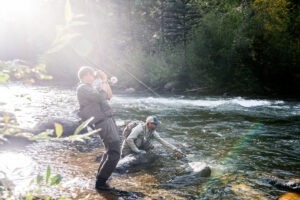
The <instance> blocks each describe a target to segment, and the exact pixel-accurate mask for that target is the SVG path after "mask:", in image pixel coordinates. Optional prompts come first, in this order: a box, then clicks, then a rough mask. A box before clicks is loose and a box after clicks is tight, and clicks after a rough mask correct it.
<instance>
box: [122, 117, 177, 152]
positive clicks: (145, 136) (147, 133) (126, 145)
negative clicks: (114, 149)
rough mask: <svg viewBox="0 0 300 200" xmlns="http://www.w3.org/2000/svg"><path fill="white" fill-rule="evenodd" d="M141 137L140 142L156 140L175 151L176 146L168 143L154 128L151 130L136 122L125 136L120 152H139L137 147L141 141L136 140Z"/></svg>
mask: <svg viewBox="0 0 300 200" xmlns="http://www.w3.org/2000/svg"><path fill="white" fill-rule="evenodd" d="M138 139H141V141H143V142H142V143H143V144H145V143H152V141H153V140H156V141H158V142H159V143H161V144H162V145H163V146H165V147H167V148H169V149H171V150H173V151H175V150H176V149H177V148H176V147H175V146H174V145H172V144H170V143H168V142H167V141H166V140H164V139H162V138H161V137H160V135H159V133H158V132H157V131H155V130H153V131H151V130H149V129H148V128H147V126H146V125H145V124H142V123H141V124H138V125H137V126H136V127H135V128H133V129H132V132H131V133H130V135H129V136H128V137H127V139H126V140H125V141H124V142H123V144H122V154H125V155H127V154H129V153H130V152H136V153H138V152H139V147H141V145H142V143H141V142H140V141H139V140H138Z"/></svg>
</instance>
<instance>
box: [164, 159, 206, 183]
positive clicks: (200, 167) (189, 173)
mask: <svg viewBox="0 0 300 200" xmlns="http://www.w3.org/2000/svg"><path fill="white" fill-rule="evenodd" d="M210 175H211V169H210V167H209V166H207V165H206V164H205V163H202V162H192V163H188V164H186V167H185V173H184V174H183V175H180V176H175V177H174V178H173V179H171V180H169V181H167V183H165V184H161V185H160V187H163V188H181V187H185V186H189V185H196V184H199V183H202V182H204V181H205V180H206V179H207V177H210Z"/></svg>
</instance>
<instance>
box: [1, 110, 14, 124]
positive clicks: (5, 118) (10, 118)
mask: <svg viewBox="0 0 300 200" xmlns="http://www.w3.org/2000/svg"><path fill="white" fill-rule="evenodd" d="M0 123H12V124H17V118H16V116H15V115H14V114H13V113H10V112H6V111H0ZM0 127H3V125H1V126H0Z"/></svg>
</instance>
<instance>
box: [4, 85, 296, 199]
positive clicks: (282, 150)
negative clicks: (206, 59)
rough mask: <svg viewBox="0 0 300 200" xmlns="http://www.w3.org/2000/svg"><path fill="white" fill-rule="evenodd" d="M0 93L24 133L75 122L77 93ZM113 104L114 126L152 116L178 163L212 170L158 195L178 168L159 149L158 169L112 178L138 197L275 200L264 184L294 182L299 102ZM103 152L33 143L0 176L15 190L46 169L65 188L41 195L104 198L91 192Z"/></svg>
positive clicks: (120, 100) (142, 99) (8, 156)
mask: <svg viewBox="0 0 300 200" xmlns="http://www.w3.org/2000/svg"><path fill="white" fill-rule="evenodd" d="M0 92H1V96H0V108H1V110H6V111H9V112H13V113H15V115H16V117H17V119H18V122H19V124H20V126H22V127H33V125H34V124H35V123H36V122H38V121H39V120H41V119H43V118H45V117H47V116H52V117H62V118H69V119H72V120H74V119H76V115H75V114H74V110H76V109H77V107H78V105H77V102H76V96H75V95H76V94H75V88H71V89H65V88H53V87H51V88H49V87H31V86H30V87H24V86H7V87H1V88H0ZM111 105H112V107H113V109H114V112H115V119H116V121H117V124H118V125H122V124H123V123H124V121H125V120H131V119H138V120H144V119H145V118H146V116H148V115H156V116H158V118H159V119H160V120H161V121H162V124H161V126H160V127H159V132H160V133H161V136H162V137H164V138H166V139H167V140H168V141H169V142H171V143H173V144H174V145H176V146H178V147H179V148H181V149H182V150H183V151H185V152H186V154H187V157H186V160H185V161H184V162H187V163H190V164H191V166H192V167H195V166H196V167H197V165H194V166H193V165H192V164H193V163H199V162H201V163H205V164H207V165H209V166H210V167H211V168H212V176H211V177H210V178H209V179H207V180H205V181H201V182H199V181H198V182H195V183H193V182H192V183H191V184H186V185H185V186H182V187H181V186H179V187H176V186H175V187H173V188H172V187H170V188H160V187H159V185H160V184H163V183H166V182H167V181H168V180H169V179H172V178H174V177H176V175H178V170H177V169H178V168H179V167H180V164H182V162H183V161H182V162H180V161H176V160H174V159H173V158H172V156H171V153H170V152H168V151H167V150H164V149H161V150H160V153H161V154H162V157H164V158H165V160H164V161H163V164H162V165H161V166H159V167H154V168H151V169H145V170H142V171H140V172H137V173H132V174H127V175H126V174H125V175H120V174H114V175H113V178H112V180H111V181H110V183H111V184H112V185H114V186H116V187H118V188H120V189H124V190H132V191H136V192H140V193H141V194H143V198H145V199H155V198H159V197H165V198H173V199H186V198H190V199H193V198H198V199H278V197H279V196H280V195H282V194H283V193H284V192H285V191H282V190H279V189H277V188H275V187H273V186H272V185H270V184H269V183H268V182H267V181H266V180H267V179H268V178H270V177H276V178H280V179H283V180H286V181H288V180H292V179H299V178H300V157H299V155H300V126H299V125H300V102H298V101H285V100H280V99H278V100H268V99H247V98H242V97H226V98H225V97H188V96H172V97H170V96H169V97H159V98H157V97H151V96H149V95H136V96H135V95H129V94H126V95H125V94H119V95H118V94H116V95H115V96H114V97H113V99H112V101H111ZM87 145H89V146H90V148H87V147H86V146H87ZM102 151H103V147H102V146H101V144H100V145H99V141H98V142H97V140H96V141H95V142H93V141H89V142H86V143H85V144H84V143H80V142H78V143H71V142H69V141H65V140H58V141H43V142H38V143H34V144H32V145H29V146H27V147H24V148H23V149H21V150H20V149H19V150H14V152H10V151H9V150H7V151H3V152H1V153H0V172H1V171H2V172H4V173H3V174H5V175H6V176H7V177H9V179H10V180H11V181H12V182H13V184H14V185H15V186H16V188H18V187H19V188H20V187H23V186H24V185H26V184H27V185H29V183H28V181H29V180H32V179H33V177H35V176H36V175H37V174H39V173H40V174H45V171H46V168H47V166H51V170H52V173H53V175H54V174H61V175H62V176H63V181H62V182H61V185H60V186H57V187H46V189H45V188H44V189H43V191H46V192H45V193H47V194H49V195H51V196H54V197H55V196H56V197H58V196H66V197H70V198H74V199H81V198H86V197H88V198H91V199H93V198H100V199H101V197H103V199H105V198H108V197H107V196H106V194H98V193H96V192H95V191H94V190H93V186H94V185H93V184H94V181H95V173H96V170H97V167H98V163H97V162H96V158H97V157H98V156H100V155H101V153H102ZM15 170H16V171H18V173H16V171H15ZM194 170H195V171H197V168H196V169H194ZM3 176H4V175H3ZM2 178H3V177H2ZM16 191H17V189H16ZM140 198H141V196H140Z"/></svg>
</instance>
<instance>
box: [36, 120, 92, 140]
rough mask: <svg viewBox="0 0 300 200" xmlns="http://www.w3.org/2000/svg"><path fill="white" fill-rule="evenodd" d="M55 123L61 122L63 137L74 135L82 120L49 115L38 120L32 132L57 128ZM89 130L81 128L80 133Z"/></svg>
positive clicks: (37, 132)
mask: <svg viewBox="0 0 300 200" xmlns="http://www.w3.org/2000/svg"><path fill="white" fill-rule="evenodd" d="M55 124H60V125H61V126H62V128H63V135H62V137H67V136H70V135H73V134H74V132H75V130H76V128H77V127H78V126H79V125H80V124H81V122H80V121H79V120H78V121H75V120H70V119H66V118H54V117H48V118H45V119H42V120H41V121H40V122H38V123H37V124H36V125H35V126H34V127H33V129H32V132H33V133H34V134H39V133H42V132H44V131H46V130H48V129H53V130H55ZM86 132H88V131H87V129H86V128H84V129H83V130H81V132H80V133H79V134H82V133H86Z"/></svg>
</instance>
